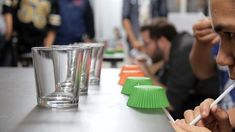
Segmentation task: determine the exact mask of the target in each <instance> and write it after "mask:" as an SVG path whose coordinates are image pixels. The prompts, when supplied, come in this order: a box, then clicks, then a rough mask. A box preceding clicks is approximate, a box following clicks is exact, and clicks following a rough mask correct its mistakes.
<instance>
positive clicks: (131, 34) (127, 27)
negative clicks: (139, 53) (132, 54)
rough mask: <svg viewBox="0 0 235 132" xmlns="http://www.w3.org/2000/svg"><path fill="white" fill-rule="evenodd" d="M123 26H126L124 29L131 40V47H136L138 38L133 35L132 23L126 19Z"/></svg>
mask: <svg viewBox="0 0 235 132" xmlns="http://www.w3.org/2000/svg"><path fill="white" fill-rule="evenodd" d="M123 26H124V28H125V30H126V33H127V37H128V39H129V40H130V42H131V45H132V46H133V47H134V45H133V44H134V43H135V41H137V38H136V37H135V35H134V33H133V30H132V26H131V23H130V21H129V20H128V19H124V20H123Z"/></svg>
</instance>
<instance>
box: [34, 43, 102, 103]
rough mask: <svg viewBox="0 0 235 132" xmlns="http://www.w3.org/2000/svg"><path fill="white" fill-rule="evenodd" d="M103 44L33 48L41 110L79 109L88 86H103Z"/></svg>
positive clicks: (38, 99)
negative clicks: (45, 108) (101, 74)
mask: <svg viewBox="0 0 235 132" xmlns="http://www.w3.org/2000/svg"><path fill="white" fill-rule="evenodd" d="M103 52H104V45H103V44H96V43H90V44H83V43H80V44H74V45H67V46H65V45H53V46H52V48H46V47H34V48H32V54H33V64H34V71H35V79H36V87H37V101H38V105H39V106H43V107H55V108H67V107H76V106H78V100H79V95H86V94H87V92H88V86H89V84H90V85H99V82H100V73H101V67H102V60H103Z"/></svg>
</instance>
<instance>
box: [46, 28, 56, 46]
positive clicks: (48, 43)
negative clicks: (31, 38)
mask: <svg viewBox="0 0 235 132" xmlns="http://www.w3.org/2000/svg"><path fill="white" fill-rule="evenodd" d="M55 37H56V32H55V31H49V32H48V33H47V36H46V37H45V39H44V46H45V47H50V46H51V45H52V44H53V43H54V40H55Z"/></svg>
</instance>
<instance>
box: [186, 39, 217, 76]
mask: <svg viewBox="0 0 235 132" xmlns="http://www.w3.org/2000/svg"><path fill="white" fill-rule="evenodd" d="M190 63H191V66H192V69H193V72H194V73H195V75H196V76H197V77H198V78H200V79H207V78H209V77H211V76H213V75H214V74H215V60H214V59H213V56H212V53H211V46H207V45H202V44H199V43H197V42H196V43H195V44H194V45H193V48H192V50H191V53H190Z"/></svg>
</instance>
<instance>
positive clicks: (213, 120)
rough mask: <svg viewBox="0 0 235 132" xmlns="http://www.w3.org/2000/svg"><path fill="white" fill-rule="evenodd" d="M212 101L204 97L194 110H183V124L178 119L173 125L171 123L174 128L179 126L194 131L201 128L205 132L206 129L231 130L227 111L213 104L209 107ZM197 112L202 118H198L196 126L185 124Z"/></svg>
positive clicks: (215, 131)
mask: <svg viewBox="0 0 235 132" xmlns="http://www.w3.org/2000/svg"><path fill="white" fill-rule="evenodd" d="M213 102H214V100H213V99H206V100H205V101H203V102H202V103H201V104H200V106H197V107H195V109H194V110H187V111H185V113H184V120H185V124H184V123H183V122H182V121H180V122H178V123H176V124H175V125H173V126H174V128H175V129H179V128H180V129H182V130H185V131H186V132H194V130H195V129H199V128H200V129H202V128H203V130H204V131H205V132H207V131H208V130H210V131H213V132H232V127H231V124H230V122H229V117H228V114H227V112H225V111H224V110H222V109H221V108H219V107H217V106H214V107H212V108H211V109H210V105H211V104H212V103H213ZM199 114H201V116H202V120H200V121H199V122H198V123H197V124H196V127H192V126H190V125H187V124H189V123H190V122H191V121H192V120H193V119H194V118H195V117H197V116H198V115H199ZM186 123H187V124H186ZM180 129H179V130H180ZM206 130H207V131H206ZM204 131H202V132H204ZM179 132H180V131H179ZM195 132H196V131H195ZM200 132H201V131H200Z"/></svg>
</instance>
